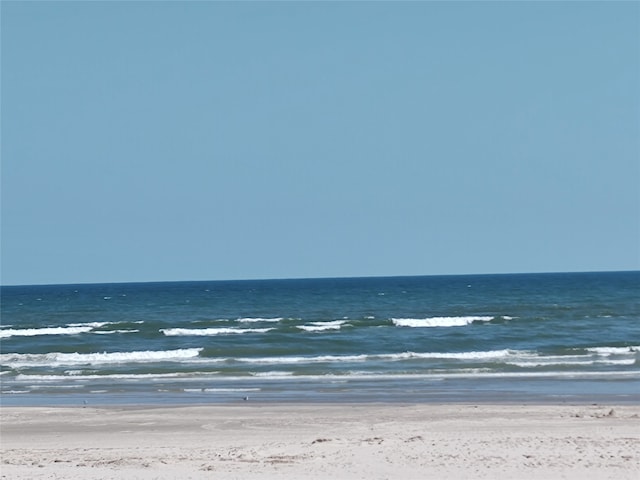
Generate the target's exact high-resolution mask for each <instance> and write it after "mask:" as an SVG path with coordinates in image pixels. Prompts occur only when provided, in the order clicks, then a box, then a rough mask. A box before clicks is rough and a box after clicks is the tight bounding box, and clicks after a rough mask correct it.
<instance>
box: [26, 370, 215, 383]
mask: <svg viewBox="0 0 640 480" xmlns="http://www.w3.org/2000/svg"><path fill="white" fill-rule="evenodd" d="M218 373H219V372H174V373H113V374H106V375H29V374H20V375H17V376H16V381H29V382H60V381H64V382H68V381H69V380H73V381H74V382H83V381H87V380H146V379H156V378H158V379H160V378H171V379H173V380H174V381H181V380H184V381H191V380H194V379H200V378H203V379H204V378H214V377H219V375H218Z"/></svg>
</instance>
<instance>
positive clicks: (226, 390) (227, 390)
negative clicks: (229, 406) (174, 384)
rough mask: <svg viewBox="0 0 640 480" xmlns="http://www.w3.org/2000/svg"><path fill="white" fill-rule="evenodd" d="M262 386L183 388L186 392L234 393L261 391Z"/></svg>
mask: <svg viewBox="0 0 640 480" xmlns="http://www.w3.org/2000/svg"><path fill="white" fill-rule="evenodd" d="M260 390H262V389H261V388H183V389H182V391H183V392H186V393H234V392H259V391H260Z"/></svg>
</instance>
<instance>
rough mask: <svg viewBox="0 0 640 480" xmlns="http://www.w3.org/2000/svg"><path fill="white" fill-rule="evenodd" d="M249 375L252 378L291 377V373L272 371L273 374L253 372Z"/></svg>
mask: <svg viewBox="0 0 640 480" xmlns="http://www.w3.org/2000/svg"><path fill="white" fill-rule="evenodd" d="M251 375H253V376H254V377H261V378H264V377H291V376H293V372H278V371H274V372H254V373H251Z"/></svg>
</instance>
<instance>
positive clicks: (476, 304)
mask: <svg viewBox="0 0 640 480" xmlns="http://www.w3.org/2000/svg"><path fill="white" fill-rule="evenodd" d="M1 294H2V298H1V308H2V310H1V311H2V325H1V328H0V341H1V344H0V345H1V353H0V359H1V362H0V364H1V367H0V381H1V400H2V404H4V405H31V404H84V403H89V404H113V403H116V404H155V403H172V404H173V403H191V402H197V403H227V402H238V401H240V402H241V401H243V399H245V397H247V398H248V400H249V401H258V402H259V401H263V402H273V401H283V402H286V401H303V402H305V401H309V402H324V401H343V402H376V401H385V402H389V401H391V402H393V401H401V402H430V401H463V402H474V401H483V400H497V401H528V400H529V401H600V400H603V399H604V400H611V399H615V400H617V401H623V402H624V401H628V402H638V401H640V272H607V273H565V274H521V275H470V276H425V277H391V278H339V279H306V280H260V281H210V282H174V283H170V282H167V283H131V284H94V285H46V286H4V287H2V289H1Z"/></svg>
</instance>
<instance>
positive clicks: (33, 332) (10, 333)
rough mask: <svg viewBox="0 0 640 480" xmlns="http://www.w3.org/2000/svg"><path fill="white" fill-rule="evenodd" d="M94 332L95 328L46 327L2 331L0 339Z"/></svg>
mask: <svg viewBox="0 0 640 480" xmlns="http://www.w3.org/2000/svg"><path fill="white" fill-rule="evenodd" d="M91 330H93V327H45V328H18V329H13V328H11V329H6V330H0V338H9V337H35V336H38V335H77V334H79V333H86V332H90V331H91Z"/></svg>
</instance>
